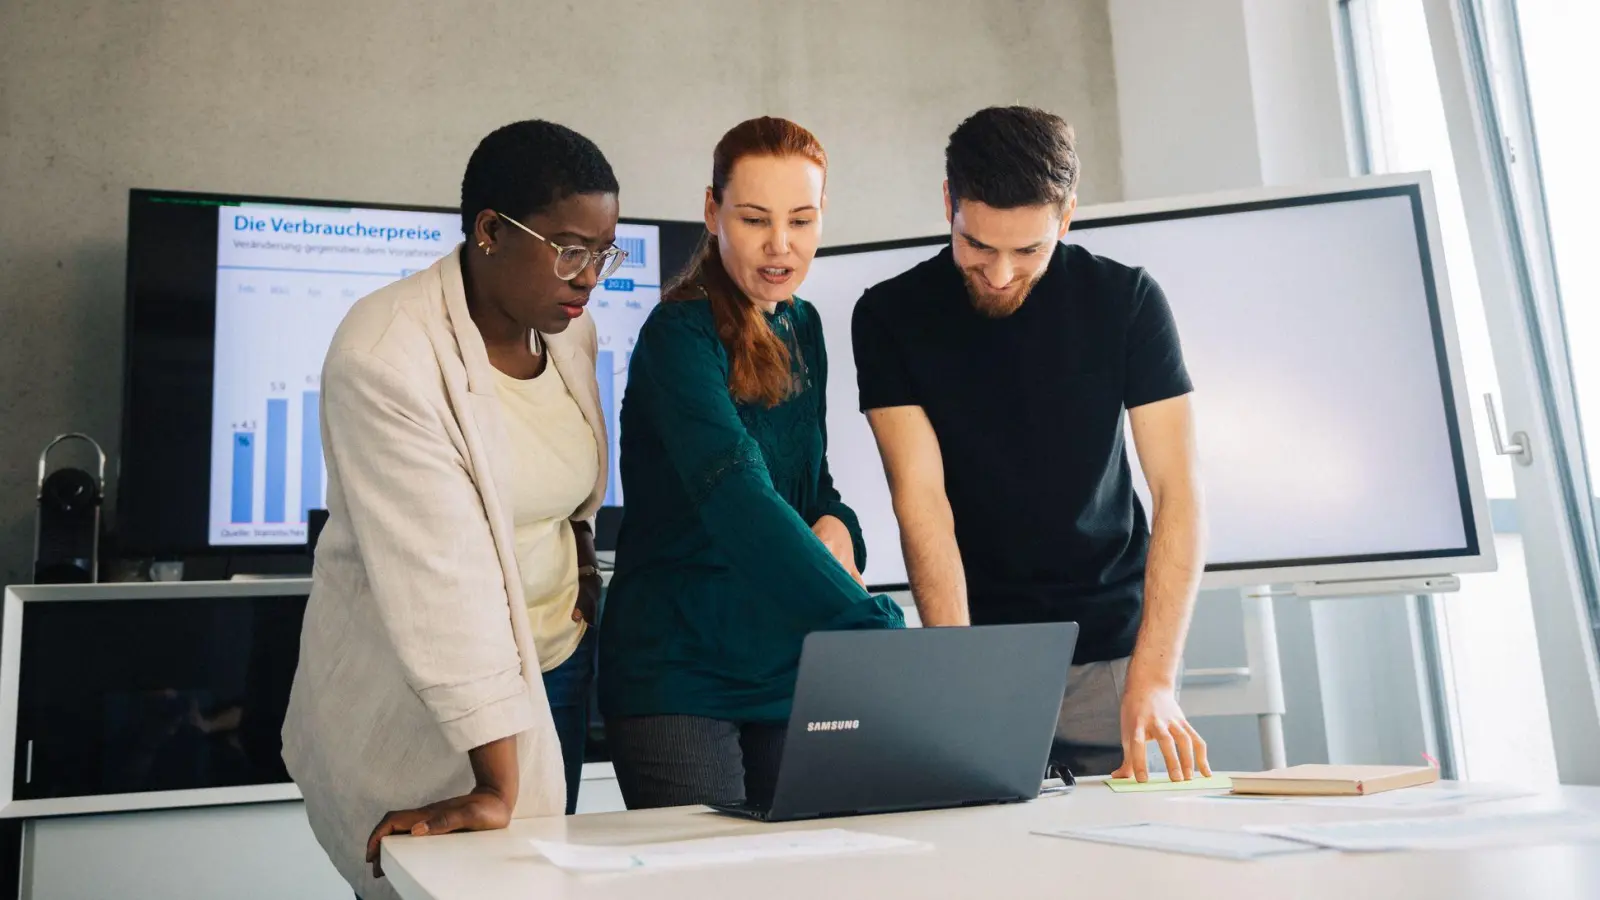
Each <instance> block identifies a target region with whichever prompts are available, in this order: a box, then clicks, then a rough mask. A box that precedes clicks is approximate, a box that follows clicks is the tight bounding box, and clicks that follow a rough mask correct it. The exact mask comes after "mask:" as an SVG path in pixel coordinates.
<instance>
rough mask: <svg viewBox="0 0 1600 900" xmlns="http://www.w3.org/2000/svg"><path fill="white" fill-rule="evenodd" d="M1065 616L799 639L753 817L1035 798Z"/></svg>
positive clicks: (745, 809) (729, 808) (1062, 680)
mask: <svg viewBox="0 0 1600 900" xmlns="http://www.w3.org/2000/svg"><path fill="white" fill-rule="evenodd" d="M1077 640H1078V625H1077V623H1076V622H1050V623H1040V624H1029V625H987V626H978V627H970V628H907V629H895V630H888V631H826V632H816V633H813V634H811V635H809V636H807V637H806V641H805V645H804V648H803V649H802V651H801V655H800V673H799V677H798V678H797V680H796V682H795V692H794V707H793V712H792V713H791V714H790V716H789V731H788V736H787V738H786V739H785V744H784V750H783V758H782V760H781V762H780V763H779V767H778V778H777V784H776V787H775V789H774V791H773V795H772V797H771V798H770V802H762V800H763V798H750V799H749V800H747V802H746V803H743V804H738V805H730V804H712V805H711V806H712V808H713V809H716V810H718V811H721V812H725V813H730V814H733V815H738V816H744V817H746V818H752V819H757V820H760V821H763V822H790V821H795V820H797V819H820V818H830V817H834V816H854V815H867V814H873V813H889V812H903V811H909V810H918V809H941V808H946V807H953V806H977V805H985V804H991V803H1014V802H1018V801H1022V800H1031V799H1034V798H1036V797H1038V796H1039V791H1040V785H1041V783H1042V781H1041V779H1042V778H1043V776H1044V774H1045V768H1046V765H1047V763H1048V761H1049V756H1050V748H1051V743H1052V741H1053V739H1054V737H1055V729H1056V718H1057V716H1058V715H1059V714H1060V712H1061V697H1062V695H1063V694H1064V693H1065V692H1066V689H1067V674H1068V672H1069V671H1070V669H1071V666H1072V651H1073V647H1074V646H1075V645H1076V643H1077Z"/></svg>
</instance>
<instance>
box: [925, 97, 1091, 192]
mask: <svg viewBox="0 0 1600 900" xmlns="http://www.w3.org/2000/svg"><path fill="white" fill-rule="evenodd" d="M1074 141H1075V139H1074V136H1073V133H1072V126H1071V125H1068V124H1067V122H1066V120H1065V119H1063V118H1061V117H1060V116H1057V115H1054V114H1052V113H1048V112H1045V111H1044V110H1042V109H1034V108H1033V107H1029V106H991V107H989V108H988V109H982V110H979V111H977V112H975V113H973V114H972V115H971V116H969V117H968V118H967V120H966V121H965V122H962V123H961V124H960V125H959V126H957V128H956V130H955V131H954V132H952V133H951V135H950V143H949V144H948V145H946V146H945V150H944V175H945V178H946V179H948V180H949V182H950V201H951V203H952V204H954V205H959V204H960V202H961V201H962V200H976V201H978V202H979V203H982V204H984V205H985V206H992V207H994V208H996V209H1016V208H1018V207H1021V206H1039V205H1041V204H1044V203H1053V204H1055V205H1056V206H1063V207H1064V206H1066V204H1067V201H1068V200H1069V199H1071V198H1072V195H1073V194H1075V193H1077V190H1078V150H1077V147H1076V146H1075V143H1074Z"/></svg>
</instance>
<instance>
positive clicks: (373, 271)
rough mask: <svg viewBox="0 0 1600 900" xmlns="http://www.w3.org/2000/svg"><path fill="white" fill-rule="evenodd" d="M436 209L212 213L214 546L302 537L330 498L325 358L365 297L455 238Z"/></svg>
mask: <svg viewBox="0 0 1600 900" xmlns="http://www.w3.org/2000/svg"><path fill="white" fill-rule="evenodd" d="M458 223H459V219H458V218H457V217H455V216H451V215H447V214H441V213H427V212H415V211H398V210H377V209H335V208H327V207H281V206H273V207H256V206H240V207H229V208H224V209H223V210H222V211H220V212H219V214H218V222H217V232H218V235H217V237H218V244H217V305H216V309H217V322H216V342H215V347H216V351H215V352H216V356H215V360H214V364H213V378H214V380H213V387H212V418H211V421H212V452H211V517H210V518H211V529H210V532H211V533H210V541H211V543H212V544H214V545H226V544H234V545H260V544H299V543H303V542H304V541H305V539H306V524H307V522H308V520H309V518H310V511H311V510H313V509H321V508H325V506H326V492H327V477H326V463H325V461H324V458H323V450H322V436H321V380H322V363H323V359H324V357H326V356H327V353H328V346H329V344H330V343H331V342H332V340H333V335H334V332H335V331H336V330H337V329H338V327H339V323H340V322H342V321H343V320H344V317H345V315H346V314H348V313H349V311H350V308H351V307H352V306H354V305H355V303H356V301H358V300H360V299H361V298H362V297H364V296H366V295H368V294H370V293H372V292H373V291H376V290H378V289H379V288H381V287H384V286H385V285H388V284H390V283H392V282H395V281H397V280H399V279H401V278H404V277H406V276H408V275H411V274H413V273H415V272H417V271H419V270H421V269H424V268H427V267H428V266H430V265H432V264H433V263H434V261H436V260H437V259H438V258H439V257H440V256H442V255H443V254H445V253H447V252H449V250H450V249H451V248H452V247H454V246H455V244H456V242H457V241H459V240H460V239H461V232H460V228H459V224H458Z"/></svg>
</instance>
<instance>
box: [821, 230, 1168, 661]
mask: <svg viewBox="0 0 1600 900" xmlns="http://www.w3.org/2000/svg"><path fill="white" fill-rule="evenodd" d="M851 331H852V339H853V341H854V344H855V358H856V372H857V377H858V379H859V385H860V388H861V408H862V409H863V410H870V409H881V408H884V407H892V406H920V407H922V409H923V410H924V411H925V412H926V413H927V415H928V418H929V420H930V421H931V422H932V423H933V428H934V431H935V432H936V433H937V434H938V437H939V448H940V450H941V452H942V454H943V458H944V478H945V492H946V494H947V495H948V496H949V498H950V507H951V510H952V511H953V513H954V515H955V530H956V541H957V543H958V544H959V546H960V548H961V559H962V563H963V565H964V567H965V569H966V575H967V594H968V601H969V604H970V608H971V614H972V621H973V623H974V624H1000V623H1012V622H1049V621H1076V622H1077V623H1078V625H1079V639H1078V648H1077V652H1076V654H1075V657H1074V658H1075V661H1076V662H1079V663H1083V662H1093V661H1096V660H1105V659H1120V658H1122V657H1124V656H1127V655H1128V654H1130V653H1132V652H1133V644H1134V637H1135V635H1136V633H1137V631H1138V627H1139V616H1140V612H1141V609H1142V607H1143V598H1144V568H1145V557H1146V553H1147V551H1148V549H1149V544H1150V531H1149V527H1148V525H1147V522H1146V520H1145V512H1144V508H1143V505H1142V504H1141V503H1140V502H1139V500H1138V498H1137V495H1135V493H1134V490H1133V482H1132V474H1131V471H1130V468H1129V463H1128V456H1127V451H1126V447H1125V446H1124V438H1123V434H1124V431H1123V416H1122V413H1123V410H1124V409H1132V408H1134V407H1137V406H1142V405H1144V404H1146V403H1154V402H1156V401H1158V400H1165V399H1168V398H1170V397H1176V396H1179V395H1181V394H1186V393H1188V392H1189V391H1190V390H1191V389H1192V388H1191V385H1190V383H1189V376H1188V373H1187V372H1186V371H1185V369H1184V364H1183V353H1182V350H1181V348H1180V346H1179V343H1178V330H1177V326H1176V324H1175V323H1174V321H1173V318H1172V310H1171V308H1170V307H1169V306H1168V305H1167V298H1166V296H1165V295H1164V294H1163V293H1162V292H1161V288H1160V287H1159V286H1158V285H1157V284H1156V282H1155V280H1154V279H1152V278H1151V277H1150V276H1149V275H1148V274H1147V273H1146V272H1145V271H1144V270H1143V269H1135V268H1130V267H1128V266H1124V265H1121V264H1120V263H1116V262H1113V261H1112V260H1109V259H1102V258H1100V257H1098V256H1095V255H1093V254H1092V253H1090V252H1088V251H1087V250H1084V249H1083V248H1082V247H1077V246H1071V245H1064V244H1062V245H1057V247H1056V249H1055V252H1054V255H1053V256H1052V257H1051V259H1050V267H1049V269H1048V270H1047V271H1046V273H1045V275H1044V277H1043V278H1042V279H1040V281H1039V283H1038V284H1037V285H1035V286H1034V289H1033V292H1032V294H1031V295H1030V296H1029V297H1028V299H1027V300H1026V301H1025V302H1024V303H1023V304H1022V307H1021V308H1020V309H1018V310H1017V311H1016V312H1015V313H1012V314H1011V315H1010V316H1009V317H1006V318H1002V319H990V318H987V317H985V316H984V315H982V314H981V313H979V312H977V311H976V310H975V309H973V308H972V304H971V302H970V301H969V300H968V297H967V290H966V285H965V283H964V282H963V280H962V278H961V273H960V271H959V270H958V269H957V268H956V265H955V261H954V258H953V256H952V254H951V251H950V248H949V247H946V248H945V249H944V251H943V252H941V253H940V254H939V255H938V256H935V257H934V258H932V259H930V260H928V261H926V262H924V263H922V264H920V265H918V266H917V267H916V268H913V269H911V270H910V271H907V272H904V273H902V274H900V275H898V276H896V277H894V278H891V279H889V280H888V281H885V282H883V283H882V284H879V285H876V286H875V287H873V288H871V289H869V290H868V291H867V292H866V294H865V295H863V296H862V298H861V300H860V302H858V303H857V304H856V309H855V316H854V320H853V323H852V329H851Z"/></svg>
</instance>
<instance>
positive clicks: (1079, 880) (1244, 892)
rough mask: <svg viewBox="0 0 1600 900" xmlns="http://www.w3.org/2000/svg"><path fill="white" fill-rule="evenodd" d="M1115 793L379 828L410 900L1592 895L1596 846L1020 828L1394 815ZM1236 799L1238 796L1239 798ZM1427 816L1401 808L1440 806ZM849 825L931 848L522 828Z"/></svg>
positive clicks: (1097, 788)
mask: <svg viewBox="0 0 1600 900" xmlns="http://www.w3.org/2000/svg"><path fill="white" fill-rule="evenodd" d="M1172 797H1173V795H1172V794H1114V793H1112V792H1111V791H1110V790H1109V789H1107V788H1106V787H1105V786H1104V785H1102V784H1099V783H1095V782H1086V783H1083V784H1080V785H1079V786H1078V788H1077V790H1076V791H1075V792H1074V793H1072V794H1070V795H1066V796H1058V797H1048V798H1045V799H1041V800H1036V801H1034V802H1031V803H1025V804H1016V805H1011V806H994V807H975V808H970V809H956V810H939V811H933V812H919V813H902V814H899V815H891V816H873V817H861V818H849V819H830V820H825V821H821V822H806V823H788V824H780V825H762V824H758V823H754V822H745V821H743V820H738V819H731V818H727V817H724V816H720V815H717V814H715V813H712V812H709V811H707V810H704V809H702V808H698V807H682V808H678V809H667V810H650V811H642V812H627V813H607V814H600V815H589V816H574V817H569V818H565V819H560V818H552V819H524V820H519V821H517V822H515V823H514V824H513V825H512V826H511V828H509V829H507V830H505V831H499V832H487V833H481V834H466V835H446V836H443V837H428V838H412V837H399V838H389V839H388V840H386V841H385V842H384V844H383V866H384V870H385V872H386V873H387V875H388V877H389V878H390V879H391V880H392V881H393V883H394V886H395V887H396V889H397V890H399V892H400V895H401V897H403V898H405V900H469V898H470V900H500V898H507V900H510V898H527V897H539V898H557V897H564V898H615V897H629V898H638V897H648V898H652V900H679V898H681V900H708V898H719V897H735V898H749V900H779V898H787V897H794V898H805V900H817V898H829V900H833V898H851V897H871V898H889V897H916V898H928V897H973V898H989V897H1040V898H1045V897H1048V898H1051V900H1060V898H1070V897H1080V898H1088V900H1111V898H1118V897H1149V898H1172V900H1256V898H1261V900H1266V898H1272V900H1279V898H1295V900H1333V898H1339V900H1352V898H1354V900H1390V898H1393V900H1418V898H1431V897H1439V898H1448V900H1488V898H1495V900H1501V898H1523V897H1537V898H1541V900H1563V898H1569V897H1570V898H1596V897H1600V846H1595V845H1587V846H1586V845H1578V844H1572V845H1565V846H1546V847H1527V848H1513V849H1504V850H1477V851H1466V852H1432V853H1374V854H1341V853H1332V852H1316V853H1308V854H1299V855H1294V856H1286V857H1280V858H1277V859H1268V860H1262V861H1258V862H1231V861H1224V860H1217V859H1208V858H1202V857H1195V856H1182V855H1178V854H1172V853H1162V852H1156V851H1151V850H1136V849H1131V848H1123V847H1113V846H1108V845H1101V844H1091V843H1086V842H1082V841H1072V840H1064V839H1061V838H1051V837H1041V836H1038V835H1033V834H1030V833H1029V831H1030V830H1031V829H1034V828H1044V827H1052V826H1061V825H1069V824H1083V825H1087V824H1112V823H1119V822H1137V821H1163V822H1181V823H1187V824H1192V825H1202V826H1210V827H1234V826H1241V825H1246V824H1260V823H1268V822H1303V821H1332V820H1338V819H1349V818H1364V817H1374V818H1375V817H1379V816H1382V815H1390V816H1393V815H1400V814H1397V813H1387V814H1385V813H1379V812H1373V811H1365V810H1348V809H1329V808H1322V807H1310V806H1287V805H1281V806H1280V805H1262V804H1248V805H1247V804H1245V803H1243V802H1238V805H1227V804H1225V803H1222V802H1188V801H1179V800H1175V799H1171V798H1172ZM1236 802H1237V801H1236ZM1563 804H1564V805H1567V806H1581V807H1586V808H1589V809H1594V810H1596V811H1600V788H1573V787H1567V788H1558V789H1553V790H1552V791H1550V792H1548V793H1546V794H1544V795H1541V796H1540V797H1538V798H1527V799H1519V800H1504V801H1497V802H1493V803H1483V804H1478V805H1475V806H1469V807H1462V808H1461V810H1463V811H1467V812H1471V811H1483V812H1487V811H1516V810H1531V809H1541V808H1550V807H1553V806H1559V805H1563ZM1436 814H1443V813H1435V812H1422V813H1407V814H1404V815H1436ZM810 828H847V829H852V830H857V831H867V832H874V833H878V834H885V835H894V836H898V837H905V838H911V839H915V840H919V841H923V842H926V843H928V844H931V845H932V849H931V850H926V851H909V852H900V851H896V852H888V853H877V854H859V855H851V856H838V857H823V858H813V859H802V860H783V861H764V862H755V863H748V864H742V865H729V866H717V867H710V868H703V869H694V870H677V871H655V872H638V873H625V874H616V875H581V876H580V875H569V874H567V873H565V872H563V871H561V870H560V869H557V868H556V867H555V866H553V865H551V864H550V863H548V862H546V861H545V860H544V858H543V857H541V856H540V855H539V854H538V853H537V852H536V851H535V850H534V849H533V848H532V847H531V846H530V845H529V844H528V840H529V839H530V838H540V839H545V840H566V841H572V842H574V843H592V844H633V843H647V842H653V841H674V840H687V839H691V838H700V837H716V836H722V835H730V834H740V833H746V832H753V831H762V830H771V829H783V830H795V829H810Z"/></svg>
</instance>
